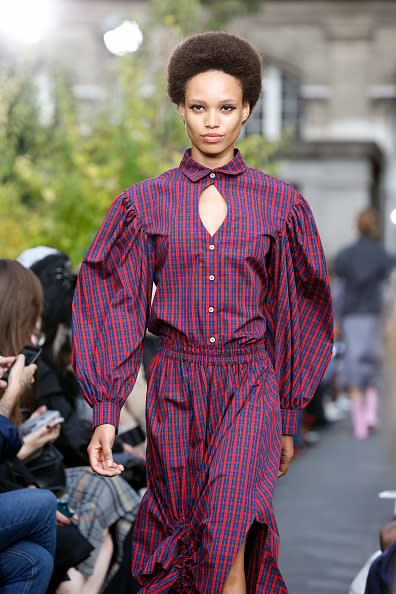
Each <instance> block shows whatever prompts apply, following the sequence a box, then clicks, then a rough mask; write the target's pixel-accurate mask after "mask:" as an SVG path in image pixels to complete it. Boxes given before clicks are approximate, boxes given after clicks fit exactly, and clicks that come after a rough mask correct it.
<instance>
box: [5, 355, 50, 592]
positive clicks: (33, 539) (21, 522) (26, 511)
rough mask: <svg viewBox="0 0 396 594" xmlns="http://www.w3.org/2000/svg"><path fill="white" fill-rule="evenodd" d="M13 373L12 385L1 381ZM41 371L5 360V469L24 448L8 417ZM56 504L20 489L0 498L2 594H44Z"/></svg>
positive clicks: (39, 492)
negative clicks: (7, 370) (36, 371)
mask: <svg viewBox="0 0 396 594" xmlns="http://www.w3.org/2000/svg"><path fill="white" fill-rule="evenodd" d="M14 361H15V364H14V366H13V369H12V370H11V371H10V376H9V381H8V385H7V384H6V383H5V382H4V381H1V377H2V376H3V373H4V372H5V371H6V369H8V367H10V365H11V364H12V363H14ZM35 370H36V365H34V364H32V365H29V366H27V367H25V358H24V356H23V355H20V356H19V357H17V359H16V360H15V358H14V357H0V395H1V397H0V463H4V462H6V461H7V460H10V459H12V458H13V457H14V456H15V455H16V454H17V452H18V451H19V450H20V448H21V445H22V442H21V439H20V436H19V433H18V431H17V429H16V428H15V426H14V425H13V423H11V421H10V420H9V415H10V413H11V411H12V410H13V409H14V407H15V405H16V403H17V402H18V400H19V398H20V396H21V395H22V393H23V392H24V391H25V390H26V386H29V385H30V384H31V383H32V381H33V374H34V372H35ZM55 511H56V498H55V496H54V495H53V493H51V492H50V491H46V490H41V489H20V490H19V491H18V492H17V493H15V492H14V491H12V492H8V493H0V590H1V591H2V592H4V594H20V592H25V593H29V592H31V593H32V594H44V593H45V592H46V591H47V587H48V584H49V581H50V577H51V574H52V571H53V565H54V553H55V539H56V515H55Z"/></svg>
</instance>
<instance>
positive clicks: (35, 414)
mask: <svg viewBox="0 0 396 594" xmlns="http://www.w3.org/2000/svg"><path fill="white" fill-rule="evenodd" d="M46 410H47V407H46V406H45V404H42V405H41V406H39V407H38V408H36V410H35V411H34V412H33V413H32V414H31V415H30V417H29V419H35V418H36V417H39V416H40V415H42V414H44V413H45V412H46Z"/></svg>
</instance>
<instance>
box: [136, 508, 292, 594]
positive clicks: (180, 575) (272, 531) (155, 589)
mask: <svg viewBox="0 0 396 594" xmlns="http://www.w3.org/2000/svg"><path fill="white" fill-rule="evenodd" d="M253 525H255V535H254V538H253V540H252V541H251V542H250V546H249V550H248V548H247V549H246V552H245V559H246V557H247V560H245V568H246V569H247V572H246V578H247V582H248V591H249V592H252V593H253V592H255V593H256V594H267V593H268V594H288V591H287V588H286V585H285V583H284V581H283V578H282V576H281V574H280V572H279V569H278V566H277V557H278V548H279V535H278V530H277V527H276V523H275V518H274V514H273V511H272V509H270V508H268V507H267V506H265V505H264V506H263V505H262V506H259V507H258V509H257V510H256V517H254V518H251V519H250V520H249V521H248V522H247V523H246V526H245V527H244V528H243V529H241V530H240V533H239V534H238V537H237V538H236V539H235V542H236V543H237V547H236V551H235V555H233V558H232V559H231V560H230V562H229V567H228V566H227V569H226V570H225V571H223V573H224V575H222V576H221V578H220V580H219V582H221V584H222V585H224V582H225V580H226V577H227V575H228V572H229V569H230V568H231V566H232V563H233V561H234V557H235V556H236V554H237V552H238V550H239V547H240V545H241V544H242V541H243V539H244V538H245V536H247V535H249V532H250V529H251V528H253ZM200 533H202V531H201V529H200V528H199V527H197V526H195V528H193V527H192V526H191V525H189V524H186V523H185V522H180V523H179V525H178V526H176V528H175V530H174V531H173V532H172V533H171V534H170V535H169V536H167V537H165V538H164V539H163V540H162V542H161V543H160V544H159V546H158V547H157V548H156V549H155V551H154V552H153V553H152V554H151V556H150V557H149V559H148V560H147V561H146V563H145V564H144V565H143V566H142V567H137V564H136V563H134V560H133V561H132V574H133V575H134V576H135V577H136V579H137V580H138V582H139V583H140V585H141V586H142V588H141V589H140V590H139V594H161V593H165V592H167V593H169V594H171V593H180V594H213V593H212V591H211V590H209V589H202V586H201V585H200V584H199V588H198V587H197V583H196V580H195V577H194V568H195V567H197V566H199V565H201V564H204V565H207V566H208V571H210V569H211V568H214V567H217V568H218V567H219V564H218V563H217V560H216V556H214V558H213V559H212V560H211V559H201V560H200V551H199V549H200V543H197V542H193V541H192V540H191V539H190V536H189V534H200ZM136 546H137V545H136ZM230 548H231V546H230ZM218 579H219V576H218Z"/></svg>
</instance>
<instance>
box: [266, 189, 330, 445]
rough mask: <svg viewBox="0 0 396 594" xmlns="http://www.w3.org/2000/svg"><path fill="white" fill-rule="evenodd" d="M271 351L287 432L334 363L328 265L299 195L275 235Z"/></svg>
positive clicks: (269, 332)
mask: <svg viewBox="0 0 396 594" xmlns="http://www.w3.org/2000/svg"><path fill="white" fill-rule="evenodd" d="M266 321H267V336H266V341H267V350H268V353H269V356H270V358H271V360H272V363H273V366H274V370H275V374H276V377H277V380H278V386H279V395H280V406H281V415H282V433H283V434H289V435H293V434H294V432H295V429H296V423H297V413H298V411H299V409H301V408H304V407H305V406H306V405H307V404H308V402H309V401H310V399H311V398H312V396H313V394H314V392H315V390H316V387H317V385H318V383H319V382H320V380H321V378H322V376H323V374H324V372H325V370H326V368H327V366H328V364H329V361H330V358H331V353H332V347H333V312H332V304H331V294H330V287H329V278H328V273H327V267H326V261H325V257H324V253H323V249H322V245H321V241H320V238H319V234H318V231H317V228H316V225H315V221H314V218H313V215H312V212H311V210H310V208H309V206H308V204H307V202H306V201H305V200H304V198H303V197H302V196H301V195H300V194H298V195H297V197H296V199H295V202H294V205H293V207H292V208H291V211H290V213H289V215H288V218H287V220H286V221H285V223H284V224H283V226H282V229H281V230H280V231H279V232H278V233H277V235H276V236H275V241H274V244H273V250H272V253H271V257H270V262H269V267H268V295H267V301H266Z"/></svg>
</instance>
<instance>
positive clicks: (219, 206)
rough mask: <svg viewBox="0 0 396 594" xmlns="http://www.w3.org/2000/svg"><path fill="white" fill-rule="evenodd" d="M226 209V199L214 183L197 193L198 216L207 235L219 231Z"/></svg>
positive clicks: (224, 218) (210, 235)
mask: <svg viewBox="0 0 396 594" xmlns="http://www.w3.org/2000/svg"><path fill="white" fill-rule="evenodd" d="M228 210H229V207H228V204H227V200H226V199H225V198H224V196H223V195H222V194H221V193H220V192H219V190H218V189H217V188H216V186H215V185H214V184H209V185H208V186H206V188H204V189H203V190H202V192H201V193H200V194H199V197H198V216H199V220H200V222H201V224H202V226H203V228H204V229H205V231H206V232H207V234H208V235H209V237H214V236H215V235H216V234H217V233H218V232H219V231H220V229H221V227H222V226H223V224H224V222H225V220H226V218H227V215H228Z"/></svg>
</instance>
